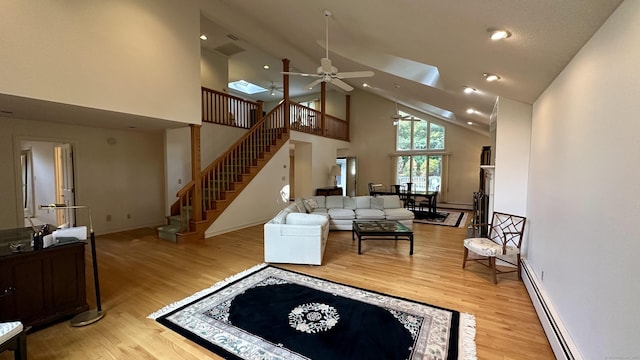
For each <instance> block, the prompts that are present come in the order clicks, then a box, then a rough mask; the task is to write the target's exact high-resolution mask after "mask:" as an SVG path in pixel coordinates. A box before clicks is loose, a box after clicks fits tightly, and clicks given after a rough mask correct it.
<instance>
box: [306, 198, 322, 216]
mask: <svg viewBox="0 0 640 360" xmlns="http://www.w3.org/2000/svg"><path fill="white" fill-rule="evenodd" d="M303 202H304V207H305V209H306V210H307V212H308V213H312V212H313V209H317V208H318V202H317V201H316V199H304V200H303Z"/></svg>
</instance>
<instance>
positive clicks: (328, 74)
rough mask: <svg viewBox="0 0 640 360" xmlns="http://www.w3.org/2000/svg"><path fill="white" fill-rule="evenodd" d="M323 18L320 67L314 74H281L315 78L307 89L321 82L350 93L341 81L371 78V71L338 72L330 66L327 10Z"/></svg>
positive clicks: (347, 86) (328, 13)
mask: <svg viewBox="0 0 640 360" xmlns="http://www.w3.org/2000/svg"><path fill="white" fill-rule="evenodd" d="M324 16H325V36H326V43H325V57H323V58H321V59H320V66H319V67H318V70H317V73H316V74H305V73H295V72H282V73H283V74H287V75H297V76H307V77H315V78H317V79H316V80H314V81H313V82H312V83H311V84H309V85H307V88H308V89H311V88H312V87H314V86H316V85H318V84H319V83H321V82H325V83H331V84H333V85H335V86H337V87H339V88H341V89H342V90H345V91H351V90H353V87H352V86H351V85H349V84H347V83H346V82H344V81H342V80H341V79H352V78H361V77H371V76H373V71H351V72H342V73H341V72H338V69H337V68H336V67H335V66H333V65H331V59H329V17H330V16H331V12H330V11H329V10H324Z"/></svg>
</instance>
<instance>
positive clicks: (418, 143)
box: [395, 112, 445, 192]
mask: <svg viewBox="0 0 640 360" xmlns="http://www.w3.org/2000/svg"><path fill="white" fill-rule="evenodd" d="M400 116H402V117H404V118H407V120H401V121H399V123H398V126H397V131H396V150H397V153H398V156H396V176H395V177H396V184H406V183H409V182H410V183H413V189H415V191H417V192H424V191H441V190H442V189H441V186H442V169H443V155H444V146H445V142H444V134H445V131H444V126H442V125H438V124H434V123H431V122H429V121H426V120H422V119H418V118H415V117H412V116H411V115H409V114H406V113H403V112H400Z"/></svg>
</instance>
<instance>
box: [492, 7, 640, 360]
mask: <svg viewBox="0 0 640 360" xmlns="http://www.w3.org/2000/svg"><path fill="white" fill-rule="evenodd" d="M638 39H640V2H639V1H635V0H632V1H625V2H623V3H622V4H621V5H620V6H619V7H618V9H617V10H616V11H615V12H614V13H613V14H612V15H611V17H610V18H609V19H608V20H607V21H606V22H605V23H604V25H603V26H602V27H601V28H600V30H599V31H598V32H597V33H596V34H595V35H594V36H593V38H592V39H591V40H590V41H589V42H588V43H587V44H586V45H585V46H584V48H583V49H582V50H581V51H580V52H579V53H578V54H577V55H576V56H575V58H574V59H573V60H572V61H571V63H570V64H569V65H568V66H567V67H566V68H565V69H564V70H563V71H562V73H561V74H560V75H559V76H558V77H557V78H556V79H555V80H554V81H553V83H552V84H551V85H550V86H549V87H548V88H547V89H546V91H545V92H544V93H543V94H542V95H541V96H540V98H539V99H538V100H537V101H536V102H535V104H534V107H533V123H532V124H533V126H532V142H531V144H532V145H531V166H530V177H529V188H528V210H527V212H528V215H529V219H530V222H529V225H528V226H529V238H528V239H529V243H528V261H529V263H530V265H531V266H532V268H533V270H534V271H535V274H536V275H537V278H538V281H541V285H542V290H543V291H544V292H545V293H546V295H547V296H548V298H549V299H550V300H551V302H552V304H553V306H554V307H555V309H556V310H557V311H558V313H559V315H560V317H561V320H562V322H563V323H564V325H565V326H566V328H567V329H568V331H569V333H570V336H571V338H573V340H574V341H575V343H576V345H577V346H578V348H579V349H580V352H581V353H582V355H583V356H584V358H585V359H606V358H611V359H613V358H617V359H633V358H637V357H638V356H640V342H638V329H639V327H638V321H639V320H640V307H638V299H639V298H640V282H639V281H638V280H637V276H636V274H637V273H638V269H637V258H638V254H640V241H639V240H638V239H640V227H639V226H638V219H639V218H640V201H638V199H640V181H639V179H640V161H638V158H639V156H640V146H639V145H638V144H639V142H638V134H639V133H640V121H638V112H639V110H640V109H639V107H638V98H639V95H640V92H639V90H638V86H639V85H640V71H638V64H639V63H640V47H639V46H638ZM498 131H500V130H498ZM542 272H544V280H542Z"/></svg>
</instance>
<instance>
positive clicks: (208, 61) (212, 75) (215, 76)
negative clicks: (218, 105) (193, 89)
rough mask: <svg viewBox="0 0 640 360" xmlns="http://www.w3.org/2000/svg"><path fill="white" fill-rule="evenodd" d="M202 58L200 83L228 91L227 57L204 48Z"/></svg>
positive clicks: (213, 88) (210, 87) (207, 86)
mask: <svg viewBox="0 0 640 360" xmlns="http://www.w3.org/2000/svg"><path fill="white" fill-rule="evenodd" d="M201 52H202V54H201V57H200V81H201V83H202V86H204V87H206V88H209V89H212V90H217V91H222V92H224V91H226V90H227V84H228V83H229V58H227V57H226V56H224V55H222V54H220V53H217V52H214V51H211V50H207V49H205V48H202V50H201Z"/></svg>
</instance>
